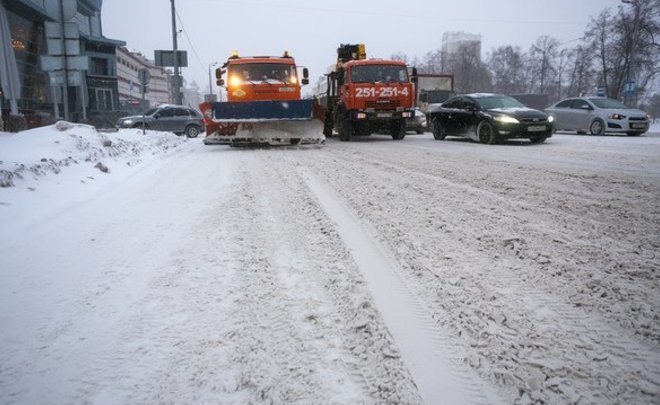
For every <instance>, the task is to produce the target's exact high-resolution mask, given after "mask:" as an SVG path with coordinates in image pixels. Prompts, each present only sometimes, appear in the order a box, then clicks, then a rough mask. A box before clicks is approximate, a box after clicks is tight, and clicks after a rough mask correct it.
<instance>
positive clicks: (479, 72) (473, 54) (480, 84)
mask: <svg viewBox="0 0 660 405" xmlns="http://www.w3.org/2000/svg"><path fill="white" fill-rule="evenodd" d="M480 46H481V44H479V43H474V42H465V43H462V44H460V45H459V46H458V49H457V51H456V52H453V53H451V54H449V55H446V56H447V60H446V61H445V71H446V72H450V73H453V75H454V86H455V89H456V91H458V92H463V93H470V92H474V91H489V90H490V89H491V87H492V85H491V80H490V72H489V71H488V69H487V68H486V66H485V64H484V63H483V62H482V61H481V55H480V54H479V49H480Z"/></svg>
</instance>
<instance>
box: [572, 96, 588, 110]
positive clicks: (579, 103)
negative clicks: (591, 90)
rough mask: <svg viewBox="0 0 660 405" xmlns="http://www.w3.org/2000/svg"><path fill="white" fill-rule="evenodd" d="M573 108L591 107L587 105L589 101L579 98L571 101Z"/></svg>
mask: <svg viewBox="0 0 660 405" xmlns="http://www.w3.org/2000/svg"><path fill="white" fill-rule="evenodd" d="M573 108H575V109H578V110H580V109H584V108H586V109H591V107H590V106H589V103H587V102H586V101H585V100H580V99H578V100H575V101H574V102H573Z"/></svg>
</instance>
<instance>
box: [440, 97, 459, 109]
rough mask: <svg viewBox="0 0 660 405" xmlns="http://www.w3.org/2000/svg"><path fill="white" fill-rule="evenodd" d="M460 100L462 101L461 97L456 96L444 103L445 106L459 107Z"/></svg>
mask: <svg viewBox="0 0 660 405" xmlns="http://www.w3.org/2000/svg"><path fill="white" fill-rule="evenodd" d="M460 101H461V99H460V98H455V99H452V100H449V101H447V102H446V103H444V104H443V106H445V107H447V108H459V107H458V105H459V102H460Z"/></svg>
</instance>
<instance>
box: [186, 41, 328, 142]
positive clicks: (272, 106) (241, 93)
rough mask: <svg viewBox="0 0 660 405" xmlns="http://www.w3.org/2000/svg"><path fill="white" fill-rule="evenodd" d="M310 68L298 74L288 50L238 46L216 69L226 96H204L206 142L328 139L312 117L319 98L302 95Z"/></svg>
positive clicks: (312, 140) (219, 84) (218, 80)
mask: <svg viewBox="0 0 660 405" xmlns="http://www.w3.org/2000/svg"><path fill="white" fill-rule="evenodd" d="M308 75H309V74H308V71H307V68H303V69H302V78H300V77H299V75H298V68H297V66H296V62H295V60H294V59H293V57H291V56H290V55H289V54H288V52H285V53H284V55H282V56H280V57H275V56H247V57H241V56H239V55H238V53H237V52H234V54H233V55H232V56H231V57H230V58H229V59H228V60H227V62H225V63H224V64H223V65H222V67H221V68H219V69H216V78H217V84H218V86H225V87H226V91H227V101H222V102H204V103H202V104H200V106H199V107H200V110H201V111H202V113H203V114H204V119H205V125H206V138H205V139H204V143H205V144H207V145H232V146H242V145H299V144H319V143H323V142H324V141H325V137H324V136H323V133H322V131H321V129H320V123H318V122H315V121H313V112H314V100H313V99H303V98H302V97H301V86H302V85H305V84H307V83H308V82H309V79H308Z"/></svg>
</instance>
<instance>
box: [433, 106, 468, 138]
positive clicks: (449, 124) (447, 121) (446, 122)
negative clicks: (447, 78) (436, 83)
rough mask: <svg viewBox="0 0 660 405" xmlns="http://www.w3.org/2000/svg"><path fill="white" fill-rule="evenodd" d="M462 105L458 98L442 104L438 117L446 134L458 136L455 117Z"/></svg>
mask: <svg viewBox="0 0 660 405" xmlns="http://www.w3.org/2000/svg"><path fill="white" fill-rule="evenodd" d="M462 105H463V103H462V101H461V98H460V97H455V98H453V99H450V100H447V101H446V102H444V103H442V107H441V108H440V110H439V112H438V115H439V117H440V122H441V123H442V126H443V127H444V129H445V132H446V133H447V134H450V135H459V133H460V131H459V125H458V120H457V118H456V115H457V114H458V113H459V112H460V107H461V106H462Z"/></svg>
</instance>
